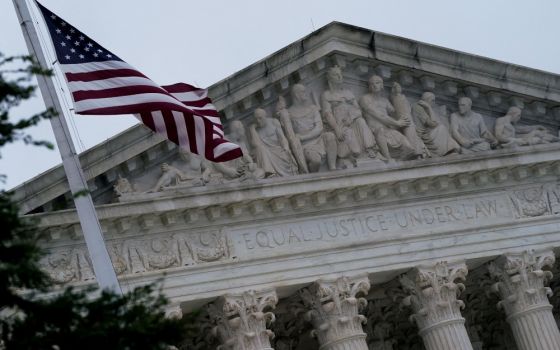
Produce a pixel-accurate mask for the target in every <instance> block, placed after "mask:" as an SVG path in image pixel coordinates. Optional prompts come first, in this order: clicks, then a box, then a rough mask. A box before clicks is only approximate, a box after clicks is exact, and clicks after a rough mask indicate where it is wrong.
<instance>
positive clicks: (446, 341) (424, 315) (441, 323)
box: [400, 262, 472, 350]
mask: <svg viewBox="0 0 560 350" xmlns="http://www.w3.org/2000/svg"><path fill="white" fill-rule="evenodd" d="M466 275H467V267H466V265H465V264H464V263H454V264H448V263H447V262H440V263H437V264H436V265H435V266H430V267H419V268H416V269H415V270H414V271H413V272H412V273H410V274H409V275H403V276H402V277H401V279H400V282H401V284H402V286H403V288H404V289H405V290H406V291H407V292H408V293H409V294H410V295H409V296H408V297H406V298H405V299H404V300H403V304H404V305H406V306H412V309H413V310H414V314H413V315H412V316H411V317H410V319H411V320H414V321H415V322H416V324H417V325H418V328H419V334H420V336H421V337H422V338H423V340H424V345H425V346H426V348H427V349H428V350H432V349H441V350H446V349H465V350H471V349H472V345H471V342H470V340H469V337H468V335H467V331H466V329H465V326H464V323H465V319H464V318H463V317H462V316H461V309H462V308H464V306H465V304H464V303H463V302H462V301H461V300H458V299H457V297H458V296H459V294H460V293H461V292H462V291H463V290H464V289H465V286H464V285H463V284H462V283H455V280H461V281H464V280H465V277H466Z"/></svg>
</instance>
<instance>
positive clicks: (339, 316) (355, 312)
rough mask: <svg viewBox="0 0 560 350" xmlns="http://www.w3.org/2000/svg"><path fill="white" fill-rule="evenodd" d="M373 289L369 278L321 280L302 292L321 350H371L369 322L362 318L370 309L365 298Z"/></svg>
mask: <svg viewBox="0 0 560 350" xmlns="http://www.w3.org/2000/svg"><path fill="white" fill-rule="evenodd" d="M369 287H370V283H369V279H368V277H367V274H364V275H360V276H355V277H341V278H337V279H334V280H318V281H316V282H315V283H314V284H313V285H311V286H310V287H307V288H304V289H302V290H301V291H300V296H301V299H302V302H303V305H304V307H305V308H306V310H307V311H306V314H305V315H306V318H307V320H308V321H311V323H312V324H313V328H314V330H313V331H312V335H313V336H315V337H317V340H318V341H319V344H320V348H319V349H321V350H367V349H368V346H367V343H366V333H364V330H363V328H362V324H363V323H365V320H366V318H365V317H364V316H363V315H360V314H359V311H360V309H361V308H362V307H363V306H366V305H367V302H366V300H365V299H364V298H361V297H356V296H357V295H358V294H359V293H362V294H363V295H366V294H367V292H368V290H369Z"/></svg>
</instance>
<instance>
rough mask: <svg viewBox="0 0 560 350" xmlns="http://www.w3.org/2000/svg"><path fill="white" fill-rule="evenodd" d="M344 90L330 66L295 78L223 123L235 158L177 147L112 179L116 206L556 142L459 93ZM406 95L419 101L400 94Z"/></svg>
mask: <svg viewBox="0 0 560 350" xmlns="http://www.w3.org/2000/svg"><path fill="white" fill-rule="evenodd" d="M347 85H348V84H347V83H346V82H345V80H344V75H343V70H342V68H341V67H339V66H338V65H334V66H332V67H330V68H328V69H326V72H325V78H324V84H323V85H322V86H323V87H324V88H323V90H319V91H317V90H318V89H317V85H316V84H315V85H313V89H310V86H311V85H306V83H305V82H303V81H302V82H298V83H295V84H292V85H291V86H290V87H289V88H288V89H287V93H286V94H285V95H279V96H278V97H277V100H276V103H275V104H273V105H271V104H270V103H269V104H268V105H262V106H257V107H256V108H255V109H254V110H253V112H252V116H250V117H248V118H245V119H246V120H232V121H231V122H230V124H229V135H228V136H229V139H230V140H232V141H233V142H236V143H237V144H239V145H240V146H241V148H242V150H243V153H244V156H243V157H242V158H239V159H236V160H233V161H230V162H227V163H215V164H211V163H209V162H207V161H204V160H202V159H201V158H199V157H198V156H196V155H193V154H189V153H188V152H186V151H183V150H179V151H178V152H177V157H176V158H178V160H177V161H176V162H175V163H172V164H171V163H169V162H162V163H161V164H160V171H159V173H158V174H156V175H152V178H151V184H149V185H146V183H144V185H138V184H137V183H135V180H134V179H125V178H120V177H119V179H118V180H117V181H116V183H115V185H114V190H115V194H116V195H117V196H118V197H120V198H121V200H122V199H126V198H127V196H131V195H133V196H132V197H130V198H136V197H135V196H134V195H138V194H142V193H145V194H147V193H155V192H161V191H167V190H173V189H178V188H188V187H196V186H212V185H218V184H227V183H241V182H257V181H261V180H262V179H266V178H274V177H290V176H296V175H298V174H308V173H316V172H320V171H335V170H340V169H347V168H353V167H358V166H359V165H360V164H361V163H360V162H359V161H358V160H360V159H362V160H364V162H362V163H363V164H368V166H371V167H384V166H385V164H394V163H396V162H406V161H409V160H422V159H428V158H442V157H448V156H453V155H460V154H472V153H476V152H482V151H492V150H496V149H500V148H505V149H511V148H516V149H517V148H519V147H524V146H532V145H539V144H545V143H552V142H558V141H559V140H560V139H559V138H558V136H556V135H555V131H553V130H550V129H549V128H547V127H546V126H544V125H528V124H522V123H521V122H520V121H521V115H522V109H521V108H519V107H518V106H511V107H510V108H509V110H508V111H507V113H506V114H505V115H504V116H502V117H499V118H496V119H495V120H493V118H491V117H488V116H486V117H485V116H483V114H482V113H479V112H477V111H475V110H474V109H473V102H472V100H471V98H469V97H468V96H464V95H461V94H459V95H457V97H456V98H455V99H456V100H455V101H456V102H455V104H453V103H450V102H449V101H450V99H449V97H446V98H445V99H442V101H439V102H440V104H439V105H438V104H437V102H438V100H439V99H438V96H436V94H435V93H434V91H435V89H433V88H432V89H429V88H428V89H426V90H425V91H423V92H421V93H420V96H418V93H417V92H412V93H407V91H406V90H405V89H403V87H402V86H401V84H400V83H399V81H398V79H393V80H392V81H390V80H388V79H384V78H383V77H381V76H380V75H378V74H373V75H371V76H369V78H368V79H367V81H365V82H362V85H361V91H362V94H361V95H359V94H358V96H359V97H356V96H357V95H356V91H357V89H356V88H355V86H354V88H353V89H350V88H349V87H348V86H347ZM364 85H367V86H364ZM412 94H414V95H413V96H418V97H413V96H407V95H412ZM316 96H320V98H317V97H316ZM318 99H319V101H317V100H318ZM441 102H443V104H441ZM448 110H453V112H452V113H450V114H449V113H448V112H447V111H448ZM144 182H146V181H144Z"/></svg>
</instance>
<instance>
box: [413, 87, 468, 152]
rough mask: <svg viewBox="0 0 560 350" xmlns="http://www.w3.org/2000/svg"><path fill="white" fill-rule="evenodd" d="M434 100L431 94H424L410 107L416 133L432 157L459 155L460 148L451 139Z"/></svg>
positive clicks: (434, 97)
mask: <svg viewBox="0 0 560 350" xmlns="http://www.w3.org/2000/svg"><path fill="white" fill-rule="evenodd" d="M435 100H436V96H435V95H434V93H433V92H429V91H428V92H424V93H423V94H422V97H421V98H420V100H419V101H418V102H416V103H415V104H414V105H413V106H412V116H413V118H414V121H415V124H416V132H417V133H418V136H419V137H420V138H421V139H422V141H424V145H426V147H427V148H428V151H429V152H430V155H431V156H432V157H443V156H446V155H448V154H452V153H460V152H461V146H459V144H458V143H457V142H456V141H455V140H454V139H453V137H451V134H450V133H449V130H448V129H447V126H446V125H445V124H446V123H445V121H444V116H442V115H441V114H440V113H439V108H438V106H437V105H436V104H435Z"/></svg>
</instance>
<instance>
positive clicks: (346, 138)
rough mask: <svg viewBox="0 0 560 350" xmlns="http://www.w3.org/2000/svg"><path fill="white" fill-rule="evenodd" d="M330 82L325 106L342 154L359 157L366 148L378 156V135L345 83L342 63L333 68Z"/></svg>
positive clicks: (322, 101)
mask: <svg viewBox="0 0 560 350" xmlns="http://www.w3.org/2000/svg"><path fill="white" fill-rule="evenodd" d="M327 83H328V86H329V88H328V89H327V90H326V91H325V92H323V94H322V96H321V109H322V111H323V115H324V117H325V120H326V121H327V123H328V124H329V126H330V127H331V129H332V130H333V132H334V134H335V135H336V138H337V140H338V156H339V157H340V158H347V157H350V156H352V157H354V158H357V157H359V156H360V154H361V153H362V151H363V150H365V151H366V152H367V154H368V156H370V157H372V158H375V157H376V156H377V154H376V152H375V150H374V147H375V139H374V137H373V135H372V133H371V131H370V130H369V128H368V127H367V124H366V122H365V120H364V118H363V117H362V112H361V111H360V106H359V105H358V103H357V102H356V97H355V96H354V94H353V93H352V92H351V91H350V90H348V89H345V88H344V86H343V78H342V71H341V70H340V67H338V66H334V67H331V68H330V69H329V71H328V72H327Z"/></svg>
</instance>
